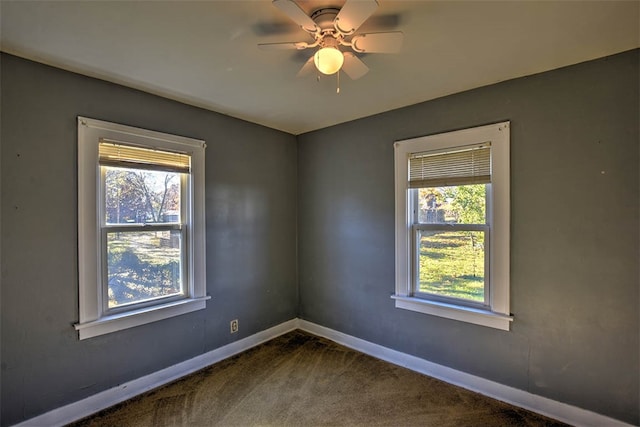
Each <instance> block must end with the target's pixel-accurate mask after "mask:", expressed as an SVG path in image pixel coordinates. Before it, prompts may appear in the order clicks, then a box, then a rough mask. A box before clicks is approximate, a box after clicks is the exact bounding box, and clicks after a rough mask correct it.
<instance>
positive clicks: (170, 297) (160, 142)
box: [75, 117, 209, 339]
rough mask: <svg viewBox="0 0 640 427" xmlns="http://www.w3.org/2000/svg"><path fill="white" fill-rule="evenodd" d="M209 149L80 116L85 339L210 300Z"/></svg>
mask: <svg viewBox="0 0 640 427" xmlns="http://www.w3.org/2000/svg"><path fill="white" fill-rule="evenodd" d="M204 151H205V143H204V141H201V140H197V139H193V138H186V137H182V136H177V135H170V134H166V133H161V132H155V131H151V130H145V129H139V128H134V127H130V126H124V125H119V124H116V123H109V122H104V121H101V120H95V119H89V118H86V117H78V261H79V281H78V292H79V313H80V319H79V320H80V321H79V322H78V323H77V324H76V325H75V328H76V329H77V330H78V331H79V337H80V339H86V338H91V337H94V336H97V335H102V334H106V333H111V332H117V331H120V330H123V329H127V328H131V327H134V326H139V325H144V324H146V323H150V322H155V321H157V320H161V319H167V318H170V317H173V316H178V315H181V314H185V313H189V312H192V311H196V310H201V309H204V308H205V307H206V300H207V299H208V298H209V297H207V295H206V271H205V259H206V241H205V235H206V233H205V211H204V194H205V192H204V167H205V165H204V154H205V153H204Z"/></svg>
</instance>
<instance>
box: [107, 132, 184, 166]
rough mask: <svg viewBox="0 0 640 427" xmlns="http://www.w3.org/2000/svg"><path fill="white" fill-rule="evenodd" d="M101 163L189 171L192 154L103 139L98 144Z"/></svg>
mask: <svg viewBox="0 0 640 427" xmlns="http://www.w3.org/2000/svg"><path fill="white" fill-rule="evenodd" d="M98 155H99V159H100V165H103V166H115V167H125V168H136V169H152V170H162V171H167V172H178V173H189V172H190V171H191V156H189V155H188V154H183V153H174V152H172V151H163V150H153V149H150V148H141V147H136V146H133V145H126V144H122V143H119V142H115V141H109V140H106V139H101V140H100V143H99V146H98Z"/></svg>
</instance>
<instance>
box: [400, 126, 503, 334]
mask: <svg viewBox="0 0 640 427" xmlns="http://www.w3.org/2000/svg"><path fill="white" fill-rule="evenodd" d="M509 128H510V122H508V121H507V122H502V123H496V124H492V125H487V126H479V127H474V128H469V129H463V130H459V131H454V132H446V133H441V134H437V135H429V136H423V137H419V138H412V139H407V140H403V141H396V142H395V143H394V154H395V216H396V220H395V221H396V222H395V228H396V242H395V244H396V245H395V246H396V247H395V251H396V286H395V288H396V289H395V295H392V298H393V299H394V300H395V306H396V308H401V309H406V310H412V311H417V312H420V313H425V314H430V315H434V316H440V317H444V318H447V319H453V320H458V321H462V322H468V323H473V324H477V325H482V326H487V327H491V328H496V329H501V330H506V331H508V330H509V327H510V324H511V322H512V321H513V317H512V316H511V313H510V310H509V298H510V297H509V288H510V286H509V275H510V261H509V254H510V247H509V244H510V237H509V231H510V166H509V156H510V154H509V153H510V150H509V145H510V135H509ZM486 142H490V143H491V184H489V185H487V224H488V226H489V230H490V233H491V234H490V235H491V244H490V245H489V249H488V250H489V269H488V282H489V283H488V287H489V301H488V302H489V307H488V308H482V307H473V306H472V305H464V304H459V303H456V301H455V299H451V300H447V299H444V300H443V299H441V298H437V299H427V298H423V297H417V296H415V295H414V291H413V286H412V277H413V271H414V268H415V265H414V259H413V258H414V255H413V254H414V250H413V248H412V242H413V240H414V239H413V230H412V228H413V224H412V219H413V214H412V211H411V209H412V205H413V200H412V198H411V192H410V189H409V185H408V176H409V172H408V163H409V156H410V155H411V154H413V153H419V152H424V151H431V150H446V149H452V148H457V147H465V146H470V145H474V144H479V143H486Z"/></svg>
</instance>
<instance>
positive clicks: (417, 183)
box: [393, 122, 512, 330]
mask: <svg viewBox="0 0 640 427" xmlns="http://www.w3.org/2000/svg"><path fill="white" fill-rule="evenodd" d="M394 151H395V179H396V181H395V184H396V193H395V196H396V205H395V208H396V295H394V297H393V298H394V299H396V307H398V308H403V309H409V310H413V311H418V312H422V313H427V314H433V315H437V316H442V317H447V318H450V319H455V320H461V321H468V322H471V323H475V324H479V325H484V326H490V327H495V328H498V329H503V330H508V329H509V323H510V321H511V320H512V318H511V317H510V313H509V122H503V123H496V124H493V125H487V126H480V127H475V128H468V129H462V130H459V131H454V132H446V133H441V134H435V135H428V136H424V137H419V138H413V139H408V140H404V141H397V142H396V143H395V144H394ZM442 304H445V305H446V307H447V308H446V309H443V305H442ZM479 313H482V314H479Z"/></svg>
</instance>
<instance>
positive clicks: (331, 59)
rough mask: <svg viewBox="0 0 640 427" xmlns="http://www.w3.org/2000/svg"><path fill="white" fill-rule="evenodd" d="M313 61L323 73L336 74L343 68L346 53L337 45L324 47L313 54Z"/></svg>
mask: <svg viewBox="0 0 640 427" xmlns="http://www.w3.org/2000/svg"><path fill="white" fill-rule="evenodd" d="M313 62H314V63H315V64H316V68H317V69H318V71H320V72H321V73H322V74H327V75H331V74H335V73H337V72H338V70H340V68H342V64H343V63H344V55H343V54H342V52H340V50H338V49H337V48H335V47H323V48H322V49H318V51H317V52H316V54H315V55H313Z"/></svg>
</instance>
